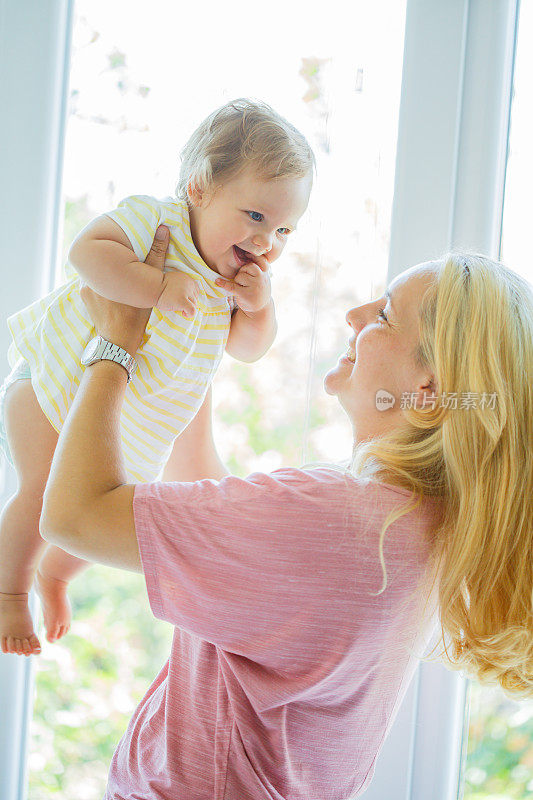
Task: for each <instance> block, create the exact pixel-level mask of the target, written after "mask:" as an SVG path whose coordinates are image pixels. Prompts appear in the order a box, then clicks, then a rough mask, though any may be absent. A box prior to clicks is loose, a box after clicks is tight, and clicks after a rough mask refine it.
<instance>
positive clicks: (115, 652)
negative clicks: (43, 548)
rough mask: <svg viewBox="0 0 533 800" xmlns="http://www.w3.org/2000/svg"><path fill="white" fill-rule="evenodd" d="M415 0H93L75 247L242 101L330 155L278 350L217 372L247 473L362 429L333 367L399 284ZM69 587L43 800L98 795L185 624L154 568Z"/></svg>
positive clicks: (73, 218)
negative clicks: (394, 277) (257, 2)
mask: <svg viewBox="0 0 533 800" xmlns="http://www.w3.org/2000/svg"><path fill="white" fill-rule="evenodd" d="M405 5H406V3H405V0H401V1H399V0H384V2H382V3H379V4H373V3H367V2H365V1H364V0H355V2H352V4H351V11H352V14H351V19H352V20H354V21H356V23H355V22H354V23H352V24H351V25H348V24H339V20H341V21H342V20H344V22H346V4H345V2H344V0H333V2H332V3H330V4H328V6H327V8H324V11H323V13H322V16H321V17H320V18H319V19H318V18H317V14H318V13H319V12H318V11H316V10H314V11H313V10H311V9H310V7H309V5H308V4H307V3H305V2H303V0H299V1H298V2H293V3H287V2H283V3H282V2H279V0H275V1H274V2H271V3H270V4H269V8H268V11H269V13H268V14H264V13H262V12H257V13H251V12H250V8H251V7H250V4H249V3H244V2H234V3H232V5H231V11H232V14H231V17H230V16H229V15H228V6H227V5H224V4H220V3H215V2H210V3H204V4H203V5H202V16H201V18H200V16H199V15H195V14H194V13H193V14H192V15H191V16H190V17H187V11H186V10H184V7H183V6H182V5H181V4H177V3H175V2H172V0H154V2H153V3H152V4H151V5H150V6H148V5H147V4H144V5H139V4H131V3H127V2H125V0H116V2H113V3H108V2H103V0H78V2H77V3H76V19H75V29H74V37H73V56H72V66H71V86H70V89H71V94H70V98H71V99H70V117H69V122H68V129H67V139H66V153H65V170H64V202H65V218H64V248H63V259H65V258H66V253H67V250H68V247H69V246H70V243H71V242H72V239H73V238H74V237H75V235H76V234H77V233H78V232H79V231H80V230H81V228H82V227H83V226H84V225H85V224H86V223H87V222H89V220H90V219H92V218H93V217H95V216H97V215H98V214H100V213H103V212H105V211H107V210H109V209H111V208H112V207H114V206H115V205H116V204H117V203H118V202H119V201H120V200H121V199H122V198H123V197H125V196H127V195H129V194H134V193H141V194H153V195H156V196H159V197H163V196H165V195H169V194H172V193H173V191H174V187H175V184H176V181H177V176H178V171H179V151H180V148H181V147H182V146H183V144H184V143H185V141H186V139H187V138H188V136H189V135H190V134H191V133H192V131H193V130H194V128H195V127H196V126H197V125H198V124H199V122H200V121H201V120H202V119H203V118H204V117H205V116H206V115H207V114H208V113H210V111H212V110H213V109H214V108H216V107H217V106H219V105H221V104H223V103H224V102H226V101H228V100H231V99H233V98H236V97H241V96H252V97H256V98H260V99H262V100H265V101H266V102H268V103H270V104H271V105H272V106H273V107H274V108H275V109H276V110H278V111H279V112H280V113H281V114H282V115H284V116H286V117H287V118H288V119H289V120H290V121H291V122H292V123H293V124H294V125H296V126H297V127H298V128H300V129H301V130H302V131H303V132H304V133H305V135H306V136H307V137H308V139H309V141H310V143H311V145H312V146H313V148H314V150H315V153H316V156H317V162H318V167H317V169H318V175H317V179H316V183H315V188H314V190H313V195H312V199H311V204H310V208H309V211H308V212H307V215H306V217H305V218H304V219H302V220H301V222H300V224H299V226H298V233H296V234H293V236H291V238H290V240H289V244H288V245H287V248H286V251H285V253H284V255H283V257H282V258H281V259H280V261H279V262H277V263H276V264H274V268H273V293H274V297H275V301H276V307H277V316H278V322H279V333H278V338H277V340H276V343H275V345H274V346H273V347H272V349H271V351H270V352H269V353H268V354H267V355H266V356H265V357H264V358H263V359H261V361H260V362H259V363H258V364H255V365H254V364H252V365H245V364H240V363H237V362H235V361H232V359H230V358H229V357H228V358H227V359H225V361H224V362H223V364H222V366H221V368H220V370H219V373H218V375H217V377H216V379H215V383H214V401H215V415H216V419H215V429H216V438H217V442H218V444H219V448H220V452H221V455H222V457H223V458H224V459H225V461H226V462H227V464H228V466H229V467H230V469H231V470H232V471H234V472H235V473H237V474H240V475H245V474H247V473H249V472H250V471H252V470H254V469H261V470H270V469H273V468H276V467H277V466H280V465H281V464H295V465H298V464H301V463H302V462H303V461H308V460H315V459H328V460H334V459H339V458H345V457H347V456H348V455H349V453H350V449H351V436H350V434H351V431H350V427H349V424H348V421H347V420H346V421H343V420H341V421H339V420H338V419H336V417H338V412H337V411H336V401H334V400H333V399H332V398H329V397H327V396H326V395H325V393H324V392H323V389H322V379H323V375H324V373H325V372H326V371H327V369H328V368H330V367H331V366H333V365H334V364H335V363H336V361H337V358H338V356H339V354H340V353H342V352H343V351H345V349H346V344H347V340H348V336H349V329H348V326H347V325H346V323H345V321H344V316H345V313H346V310H347V309H348V307H349V306H350V305H355V304H357V303H359V302H368V301H369V300H370V299H373V298H374V297H376V296H378V295H380V294H381V293H382V292H383V290H384V288H385V283H386V271H387V260H388V251H389V231H390V213H391V205H392V191H393V182H394V165H395V156H396V136H397V125H398V108H399V97H400V82H401V73H402V55H403V35H404V18H405ZM206 15H208V16H209V21H210V24H209V25H208V26H204V25H203V19H204V18H205V16H206ZM236 20H238V25H236V24H234V23H235V21H236ZM125 21H127V24H125ZM162 21H163V22H164V24H161V22H162ZM61 280H62V264H59V265H58V269H57V281H58V282H60V281H61ZM70 596H71V599H72V602H73V611H74V613H73V624H72V628H71V631H70V632H69V634H68V635H67V636H66V637H65V638H64V639H63V640H61V641H60V642H58V643H57V644H55V645H53V646H52V645H49V644H47V643H46V642H45V641H43V640H42V642H43V654H42V656H41V657H40V658H39V659H37V660H36V663H37V675H36V705H35V714H34V722H33V729H32V743H31V754H30V796H31V798H32V800H45V798H46V800H48V798H49V797H50V796H51V795H52V794H53V796H54V797H57V798H58V800H67V798H69V800H70V798H72V797H76V798H78V800H85V798H87V800H93V798H95V797H98V796H100V794H101V793H102V792H103V789H104V785H105V776H106V773H107V767H108V765H109V761H110V759H111V755H112V753H113V750H114V748H115V746H116V744H117V742H118V740H119V738H120V736H121V735H122V733H123V731H124V729H125V726H126V724H127V721H128V719H129V717H130V715H131V713H132V711H133V708H134V705H135V704H136V703H137V702H138V701H139V700H140V698H141V697H142V695H143V693H144V691H145V690H146V688H147V687H148V685H149V683H150V681H151V680H152V679H153V678H154V677H155V675H156V673H157V671H158V669H159V667H160V666H161V665H162V664H163V663H164V660H165V658H166V654H167V653H168V650H169V641H170V634H171V630H170V629H169V627H168V626H164V625H163V624H162V623H158V622H156V621H155V620H154V619H153V618H152V616H151V614H150V611H149V609H148V605H147V601H146V593H145V589H144V586H143V581H142V578H140V577H139V576H135V575H129V574H125V573H124V574H121V573H119V572H118V571H112V570H107V569H104V568H97V567H92V568H91V569H89V570H88V571H87V572H86V573H85V574H84V576H83V578H78V580H76V581H74V582H73V584H72V588H71V591H70Z"/></svg>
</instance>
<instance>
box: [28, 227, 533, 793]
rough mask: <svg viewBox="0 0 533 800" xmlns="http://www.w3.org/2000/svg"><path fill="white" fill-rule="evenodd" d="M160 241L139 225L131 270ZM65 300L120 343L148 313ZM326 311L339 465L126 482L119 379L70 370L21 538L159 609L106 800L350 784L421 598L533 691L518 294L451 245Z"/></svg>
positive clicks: (369, 768)
mask: <svg viewBox="0 0 533 800" xmlns="http://www.w3.org/2000/svg"><path fill="white" fill-rule="evenodd" d="M163 251H164V247H161V243H157V242H155V243H154V247H153V249H152V251H151V252H150V254H149V259H148V261H149V263H151V264H152V265H154V266H161V265H162V264H163V261H164V252H163ZM83 300H84V302H85V304H86V305H87V308H88V310H89V313H90V315H91V317H92V319H93V321H94V323H95V326H96V328H97V330H98V331H99V333H100V334H101V335H102V336H104V337H105V338H106V339H108V340H109V341H111V342H113V343H115V344H118V345H119V346H121V347H123V348H124V349H125V350H127V352H129V353H130V354H131V355H134V354H135V352H136V349H137V347H138V345H139V343H140V342H141V340H142V336H143V331H144V325H145V323H146V320H147V318H148V313H149V312H148V311H141V310H138V309H133V308H130V307H126V306H119V305H116V304H113V303H111V302H109V301H107V300H103V299H102V298H99V297H98V296H96V295H95V294H94V293H93V292H92V291H91V290H89V289H87V290H84V293H83ZM346 320H347V322H348V325H349V326H350V328H351V334H350V338H349V341H348V344H347V353H346V355H345V356H343V357H342V358H341V359H340V360H339V362H338V364H337V365H336V366H335V367H334V368H333V369H332V370H331V371H330V372H329V373H328V375H327V376H326V380H325V387H326V390H327V391H328V392H329V393H330V394H333V395H336V396H337V398H338V399H339V402H340V404H341V406H342V407H343V408H344V410H345V411H346V413H347V414H348V416H349V418H350V421H351V423H352V427H353V435H354V458H353V464H352V469H351V470H346V471H344V472H343V471H339V470H335V469H329V468H327V467H318V468H314V469H288V468H286V469H281V470H276V471H275V472H273V473H271V474H262V473H256V474H253V475H250V476H249V477H248V478H247V479H244V480H243V479H240V478H236V477H233V476H226V477H222V475H216V474H214V475H211V476H209V479H205V480H200V481H196V482H189V483H187V482H173V483H152V484H140V485H136V486H133V485H128V484H127V483H126V474H125V471H124V468H123V466H122V460H121V443H120V433H119V420H120V410H121V406H122V402H123V398H124V392H125V388H126V385H127V375H126V372H125V370H124V369H123V367H121V366H120V365H118V366H117V364H115V363H112V362H106V361H99V362H97V363H96V364H94V365H92V366H90V367H89V368H87V369H86V371H85V374H84V376H83V380H82V382H81V385H80V389H79V391H78V393H77V396H76V399H75V402H74V404H73V406H72V409H71V411H70V412H69V416H68V419H67V421H66V423H65V425H64V427H63V430H62V432H61V435H60V438H59V444H58V447H57V449H56V451H55V455H54V462H53V465H52V470H51V475H50V480H49V483H48V487H47V490H46V494H45V498H44V510H43V516H42V519H41V533H42V535H43V536H44V538H46V539H48V540H49V541H51V542H54V543H55V544H57V545H59V546H60V547H62V548H64V549H65V550H66V551H68V552H70V553H72V554H74V555H76V556H78V557H81V558H85V559H89V560H93V561H98V562H101V563H104V564H110V565H113V566H116V567H119V568H122V569H130V570H136V571H139V572H143V574H144V577H145V580H146V586H147V591H148V596H149V599H150V604H151V608H152V610H153V612H154V614H155V615H156V616H157V617H160V618H161V619H164V620H166V621H168V622H170V623H171V624H172V625H174V626H175V633H174V639H173V644H172V650H171V653H170V657H169V660H168V661H167V663H166V664H165V666H164V668H163V669H162V670H161V672H160V674H159V675H158V676H157V678H156V679H155V681H154V682H153V684H152V685H151V687H150V688H149V689H148V691H147V693H146V695H145V697H144V698H143V700H142V701H141V703H140V704H139V706H138V708H137V709H136V711H135V713H134V715H133V717H132V719H131V722H130V724H129V726H128V729H127V731H126V733H125V735H124V736H123V738H122V740H121V742H120V744H119V745H118V748H117V750H116V752H115V755H114V757H113V761H112V764H111V769H110V773H109V781H108V787H107V792H106V795H105V797H106V800H119V798H120V800H134V798H135V800H153V798H155V797H157V798H159V800H180V798H187V800H237V798H239V800H241V798H243V799H244V798H246V800H267V799H268V800H273V798H276V800H282V799H285V800H289V799H290V800H309V799H310V798H320V799H321V800H345V798H348V797H350V798H353V797H356V796H358V795H360V794H361V793H362V792H363V790H364V789H365V788H367V786H368V784H369V782H370V780H371V779H372V775H373V771H374V764H375V760H376V757H377V755H378V753H379V750H380V748H381V746H382V743H383V740H384V738H385V736H386V735H387V732H388V730H389V728H390V726H391V724H392V721H393V719H394V717H395V714H396V712H397V710H398V707H399V705H400V703H401V700H402V698H403V696H404V694H405V692H406V690H407V687H408V685H409V682H410V679H411V677H412V675H413V672H414V669H415V667H416V663H417V659H418V657H419V656H420V654H421V653H422V651H423V649H424V645H425V644H427V643H428V641H429V639H430V637H431V635H432V633H433V632H434V630H435V626H436V628H437V631H439V628H438V625H439V622H438V619H437V616H438V615H436V614H435V611H437V608H433V601H434V600H435V599H437V600H438V606H439V609H440V625H441V626H442V629H441V630H440V634H443V635H444V637H445V640H444V644H446V646H447V650H448V657H447V658H448V661H447V663H448V664H449V665H450V666H452V667H453V668H456V669H464V670H465V671H466V672H467V673H468V674H470V675H472V676H474V677H477V678H478V679H479V680H481V681H492V682H498V683H499V684H500V685H501V686H502V687H503V688H504V689H505V690H506V691H508V692H512V693H515V694H516V695H520V696H533V614H532V611H533V609H532V591H533V559H532V558H531V554H532V549H533V527H532V517H533V515H532V502H533V499H532V498H533V460H532V455H531V454H532V450H533V394H532V391H533V389H532V387H533V296H532V292H531V287H530V286H529V285H528V284H527V283H526V282H525V281H524V280H522V279H521V278H520V277H518V276H517V275H515V274H514V273H513V272H511V271H510V270H508V269H506V268H505V267H504V266H502V265H501V264H498V263H495V262H492V261H490V260H488V259H486V258H484V257H482V256H470V255H465V256H459V255H450V256H447V257H445V258H443V259H442V260H439V261H435V262H429V263H425V264H421V265H418V266H416V267H412V268H411V269H408V270H406V271H405V272H403V273H402V274H401V275H399V276H398V277H396V278H395V279H394V281H393V282H392V284H391V285H390V287H389V289H388V292H386V293H385V295H384V296H383V297H380V298H378V299H377V300H374V301H372V302H369V303H366V304H365V305H362V306H359V307H356V308H352V309H350V310H349V311H348V313H347V315H346ZM339 322H340V320H339ZM23 391H24V382H21V388H20V392H21V393H22V392H23ZM378 398H379V399H380V400H379V402H377V400H378ZM383 398H385V399H386V400H387V403H386V406H385V410H383V406H382V405H381V401H382V400H383ZM465 398H466V401H465ZM392 400H394V402H392ZM407 400H409V402H406V401H407ZM454 400H455V402H454ZM207 427H208V426H207ZM209 435H210V434H209V431H208V433H207V436H208V437H209ZM95 463H98V464H100V465H101V467H100V469H99V470H94V469H93V464H95ZM205 474H206V475H208V474H209V473H208V472H207V469H206V473H205ZM185 476H186V469H185V468H184V469H183V470H182V471H181V475H180V477H181V478H185ZM217 477H218V478H220V477H222V479H221V480H219V481H218V480H215V479H214V478H217ZM384 570H385V571H386V573H385V571H384Z"/></svg>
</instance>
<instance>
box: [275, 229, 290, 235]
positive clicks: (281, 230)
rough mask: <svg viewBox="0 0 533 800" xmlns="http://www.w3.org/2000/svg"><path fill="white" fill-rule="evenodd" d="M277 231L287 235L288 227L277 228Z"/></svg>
mask: <svg viewBox="0 0 533 800" xmlns="http://www.w3.org/2000/svg"><path fill="white" fill-rule="evenodd" d="M278 231H279V233H282V234H283V235H284V236H287V235H288V234H289V233H290V232H291V229H290V228H278Z"/></svg>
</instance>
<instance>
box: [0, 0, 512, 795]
mask: <svg viewBox="0 0 533 800" xmlns="http://www.w3.org/2000/svg"><path fill="white" fill-rule="evenodd" d="M518 5H519V0H490V2H487V0H446V2H444V1H443V0H408V2H407V14H406V30H405V50H404V65H403V75H402V95H401V104H400V119H399V129H398V149H397V161H396V176H395V192H394V202H393V213H392V230H391V248H390V258H389V274H388V278H389V281H390V280H392V278H394V276H395V275H397V274H399V273H400V272H402V271H403V270H404V269H405V268H406V267H408V266H411V265H412V264H415V263H418V262H421V261H424V260H428V259H431V258H434V257H437V256H439V255H441V254H442V253H443V252H445V251H446V250H448V249H450V248H452V247H466V248H468V249H476V250H478V251H481V252H485V253H487V254H489V255H491V256H498V255H499V246H500V238H501V220H502V210H503V195H504V185H505V166H506V156H507V147H508V133H509V113H510V102H511V89H512V77H513V65H514V52H515V46H516V28H517V19H518ZM73 6H74V0H24V1H21V2H20V3H12V2H10V0H0V66H1V67H2V70H1V74H2V75H3V76H6V75H7V80H5V79H4V80H3V81H2V82H1V84H0V99H1V101H2V103H1V107H2V108H3V109H4V112H5V113H4V117H3V124H2V126H1V128H0V153H1V154H2V182H0V193H1V195H0V196H1V197H2V200H3V202H2V203H1V206H0V207H1V208H2V236H1V240H2V246H3V250H2V263H3V264H4V276H6V273H7V275H24V276H25V278H24V280H23V281H21V280H13V281H9V280H7V281H6V278H5V277H4V282H3V287H2V296H1V297H0V304H1V306H2V311H3V315H2V318H3V319H5V318H6V316H7V314H8V313H10V312H11V311H12V310H13V309H15V308H20V307H22V306H24V305H26V304H27V303H29V302H31V301H32V300H33V299H35V298H36V297H38V296H39V295H41V294H42V293H43V292H46V291H49V289H50V287H51V285H52V281H53V274H54V269H55V265H56V263H57V253H58V249H59V242H60V241H61V238H62V237H61V227H62V218H61V217H62V202H61V177H62V161H63V150H64V137H65V127H66V119H67V97H68V82H69V64H70V40H71V33H72V22H73ZM8 110H9V111H8ZM21 209H24V213H21ZM7 346H8V332H7V328H6V326H5V325H4V326H2V327H1V329H0V359H4V362H3V364H2V368H3V374H5V373H6V371H7V361H6V360H5V353H6V351H7ZM13 488H14V476H13V473H12V471H8V472H7V474H6V475H5V476H4V482H3V486H2V487H0V502H4V501H5V499H6V497H7V496H8V495H9V493H10V492H12V491H13ZM32 681H33V676H32V660H31V659H23V658H20V657H15V656H4V655H2V654H0V712H1V713H0V720H1V723H0V795H1V797H2V798H3V800H24V799H25V797H26V794H27V790H26V777H25V773H26V755H27V749H28V723H29V719H30V718H31V696H32ZM466 689H467V681H466V680H465V679H464V678H462V677H461V676H460V675H458V674H457V673H454V672H449V671H447V670H446V669H445V668H444V667H442V666H439V665H435V664H426V663H422V664H421V665H420V667H419V668H418V670H417V673H416V675H415V678H414V679H413V682H412V684H411V686H410V688H409V690H408V692H407V694H406V697H405V699H404V702H403V704H402V707H401V708H400V711H399V713H398V716H397V718H396V720H395V723H394V725H393V727H392V729H391V731H390V733H389V736H388V738H387V741H386V742H385V744H384V747H383V750H382V752H381V753H380V756H379V758H378V761H377V765H376V772H375V776H374V780H373V782H372V784H371V785H370V787H369V789H368V790H367V791H366V792H365V793H364V796H365V800H383V797H388V798H391V800H428V798H431V800H457V798H458V795H459V789H460V786H459V783H460V774H459V773H460V761H461V753H462V750H463V731H464V728H465V698H466Z"/></svg>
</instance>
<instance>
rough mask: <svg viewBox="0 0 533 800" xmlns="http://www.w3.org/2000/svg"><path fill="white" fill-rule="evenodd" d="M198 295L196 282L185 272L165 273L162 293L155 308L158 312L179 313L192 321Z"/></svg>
mask: <svg viewBox="0 0 533 800" xmlns="http://www.w3.org/2000/svg"><path fill="white" fill-rule="evenodd" d="M199 294H200V290H199V287H198V282H197V281H195V280H194V278H192V277H191V276H190V275H187V273H186V272H179V271H175V272H174V271H173V272H165V275H164V278H163V291H162V292H161V294H160V295H159V300H158V301H157V303H156V308H158V309H159V310H160V311H181V313H182V316H184V317H185V319H194V316H195V314H196V304H197V302H198V297H199Z"/></svg>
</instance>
